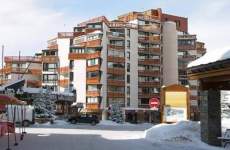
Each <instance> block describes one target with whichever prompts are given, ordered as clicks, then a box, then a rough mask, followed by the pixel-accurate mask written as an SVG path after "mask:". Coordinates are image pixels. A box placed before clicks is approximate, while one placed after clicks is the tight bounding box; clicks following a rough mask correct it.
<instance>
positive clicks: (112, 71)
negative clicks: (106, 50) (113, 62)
mask: <svg viewBox="0 0 230 150" xmlns="http://www.w3.org/2000/svg"><path fill="white" fill-rule="evenodd" d="M107 72H108V73H110V74H115V75H124V74H125V68H108V70H107Z"/></svg>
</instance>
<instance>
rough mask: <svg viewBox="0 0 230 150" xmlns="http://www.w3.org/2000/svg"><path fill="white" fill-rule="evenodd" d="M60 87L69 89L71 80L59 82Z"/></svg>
mask: <svg viewBox="0 0 230 150" xmlns="http://www.w3.org/2000/svg"><path fill="white" fill-rule="evenodd" d="M58 85H59V86H61V87H68V85H69V80H68V79H61V80H58Z"/></svg>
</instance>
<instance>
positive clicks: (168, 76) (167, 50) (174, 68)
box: [162, 22, 178, 86]
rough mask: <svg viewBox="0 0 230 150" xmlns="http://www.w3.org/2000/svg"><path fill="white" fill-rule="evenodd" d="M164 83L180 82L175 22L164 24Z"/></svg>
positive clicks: (166, 84)
mask: <svg viewBox="0 0 230 150" xmlns="http://www.w3.org/2000/svg"><path fill="white" fill-rule="evenodd" d="M162 25H163V84H164V85H165V86H168V85H171V84H177V83H178V56H177V48H178V46H177V30H176V24H175V23H174V22H164V23H163V24H162Z"/></svg>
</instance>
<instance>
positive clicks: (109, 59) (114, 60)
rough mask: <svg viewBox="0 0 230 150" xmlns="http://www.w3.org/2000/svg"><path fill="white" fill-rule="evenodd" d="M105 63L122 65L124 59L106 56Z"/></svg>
mask: <svg viewBox="0 0 230 150" xmlns="http://www.w3.org/2000/svg"><path fill="white" fill-rule="evenodd" d="M107 61H108V62H117V63H124V62H125V57H116V56H108V57H107Z"/></svg>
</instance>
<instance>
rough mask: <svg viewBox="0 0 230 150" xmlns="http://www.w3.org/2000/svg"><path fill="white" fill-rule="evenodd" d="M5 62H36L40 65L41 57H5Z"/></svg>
mask: <svg viewBox="0 0 230 150" xmlns="http://www.w3.org/2000/svg"><path fill="white" fill-rule="evenodd" d="M4 61H5V62H19V61H20V62H38V63H41V57H33V56H20V57H19V56H5V57H4Z"/></svg>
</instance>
